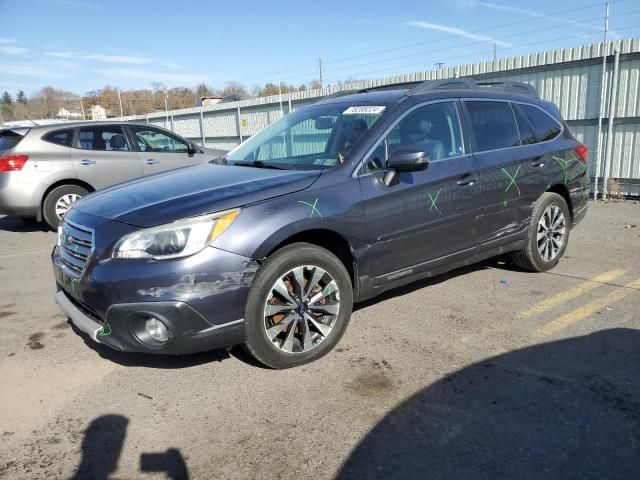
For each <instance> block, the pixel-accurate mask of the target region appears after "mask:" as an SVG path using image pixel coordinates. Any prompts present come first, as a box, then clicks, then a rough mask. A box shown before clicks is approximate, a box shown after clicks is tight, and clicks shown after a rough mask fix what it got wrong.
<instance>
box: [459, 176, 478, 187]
mask: <svg viewBox="0 0 640 480" xmlns="http://www.w3.org/2000/svg"><path fill="white" fill-rule="evenodd" d="M477 181H478V177H476V176H474V175H472V174H470V173H465V174H464V175H462V176H461V177H460V178H459V179H458V181H457V182H456V183H457V184H458V185H460V186H461V187H463V186H465V185H469V186H471V185H473V184H474V183H476V182H477Z"/></svg>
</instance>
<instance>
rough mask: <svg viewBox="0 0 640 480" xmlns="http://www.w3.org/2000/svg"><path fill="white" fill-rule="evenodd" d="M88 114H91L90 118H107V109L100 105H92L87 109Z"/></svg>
mask: <svg viewBox="0 0 640 480" xmlns="http://www.w3.org/2000/svg"><path fill="white" fill-rule="evenodd" d="M89 115H90V116H91V120H106V119H107V111H106V110H105V109H104V108H103V107H101V106H100V105H92V106H91V108H90V109H89Z"/></svg>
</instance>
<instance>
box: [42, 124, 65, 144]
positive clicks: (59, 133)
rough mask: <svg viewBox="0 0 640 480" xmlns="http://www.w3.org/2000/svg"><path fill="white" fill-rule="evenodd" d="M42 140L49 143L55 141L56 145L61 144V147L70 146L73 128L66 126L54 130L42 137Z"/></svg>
mask: <svg viewBox="0 0 640 480" xmlns="http://www.w3.org/2000/svg"><path fill="white" fill-rule="evenodd" d="M42 140H44V141H45V142H49V143H55V144H56V145H62V146H63V147H70V146H71V142H73V130H72V129H70V128H68V129H65V130H54V131H53V132H49V133H47V134H46V135H45V136H43V137H42Z"/></svg>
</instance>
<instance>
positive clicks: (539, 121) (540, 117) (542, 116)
mask: <svg viewBox="0 0 640 480" xmlns="http://www.w3.org/2000/svg"><path fill="white" fill-rule="evenodd" d="M520 107H521V108H522V110H523V111H524V113H525V114H526V115H527V118H529V120H530V121H531V124H532V125H533V130H534V132H535V134H536V136H537V137H538V140H539V141H541V142H545V141H547V140H553V139H554V138H556V137H557V136H558V135H559V134H560V132H561V131H562V127H561V126H560V124H559V123H558V122H556V121H555V120H554V119H553V118H551V116H550V115H548V114H546V113H544V112H543V111H542V110H540V109H539V108H538V107H534V106H533V105H520Z"/></svg>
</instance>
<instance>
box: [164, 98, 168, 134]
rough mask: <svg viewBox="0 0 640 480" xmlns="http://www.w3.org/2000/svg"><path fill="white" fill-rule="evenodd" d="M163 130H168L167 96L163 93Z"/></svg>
mask: <svg viewBox="0 0 640 480" xmlns="http://www.w3.org/2000/svg"><path fill="white" fill-rule="evenodd" d="M164 128H169V95H167V92H166V91H165V92H164Z"/></svg>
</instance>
